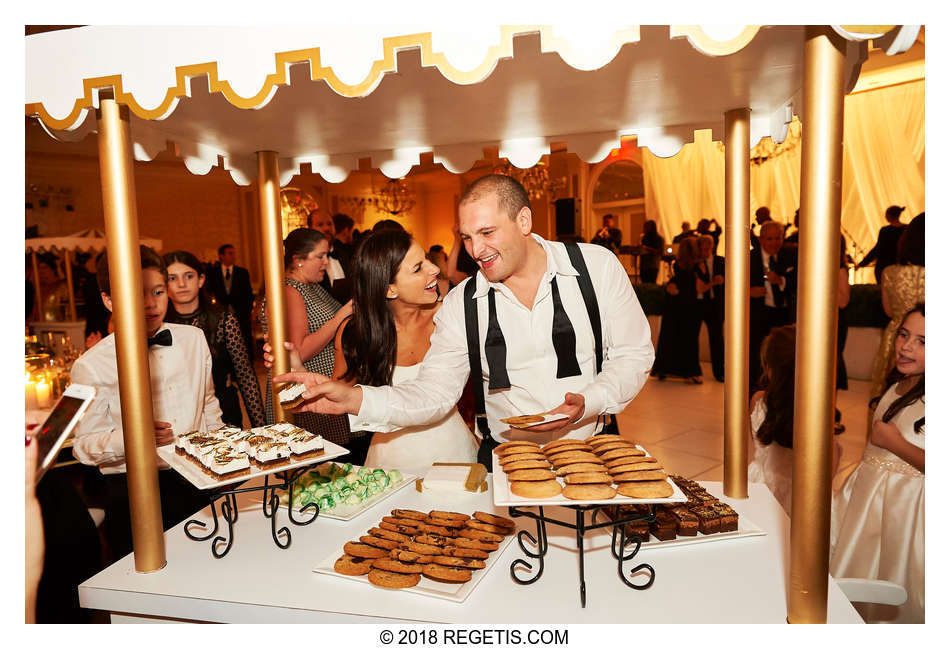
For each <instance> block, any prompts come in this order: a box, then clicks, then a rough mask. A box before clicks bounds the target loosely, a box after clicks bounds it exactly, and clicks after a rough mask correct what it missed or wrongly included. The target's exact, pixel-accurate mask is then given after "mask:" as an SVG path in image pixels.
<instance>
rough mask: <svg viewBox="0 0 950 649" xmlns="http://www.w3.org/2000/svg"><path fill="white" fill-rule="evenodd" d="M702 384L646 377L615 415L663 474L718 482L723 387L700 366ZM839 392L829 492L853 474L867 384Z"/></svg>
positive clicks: (858, 383)
mask: <svg viewBox="0 0 950 649" xmlns="http://www.w3.org/2000/svg"><path fill="white" fill-rule="evenodd" d="M703 372H704V383H703V384H702V385H694V384H692V383H688V382H686V381H682V380H677V379H667V380H665V381H658V380H656V379H652V378H651V379H650V380H649V381H647V384H646V385H645V386H644V387H643V390H642V391H641V392H640V394H639V395H637V397H636V398H635V399H634V400H633V402H631V403H630V405H629V406H627V409H626V410H624V411H623V413H621V414H620V415H619V416H618V425H619V427H620V431H621V433H622V434H623V436H624V437H627V438H630V439H633V440H636V441H638V442H640V443H642V444H643V445H644V446H645V447H646V448H647V449H648V450H649V451H650V453H651V454H653V455H655V456H656V457H657V458H658V459H659V460H660V462H661V463H662V464H663V466H664V467H665V468H666V470H667V471H668V472H670V473H675V474H679V475H682V476H685V477H688V478H692V479H694V480H717V481H718V480H722V461H723V460H722V453H723V427H724V424H723V384H722V383H718V382H717V381H715V380H714V379H713V376H712V370H711V369H710V366H709V364H708V363H703ZM848 387H849V389H848V390H841V391H839V392H838V409H839V410H841V416H842V421H843V422H844V424H845V432H844V433H842V434H841V435H837V436H836V437H835V439H836V440H837V441H838V443H839V444H841V447H842V456H841V460H840V462H839V464H838V471H837V473H836V474H835V479H834V483H833V484H834V488H835V489H837V488H839V487H840V486H841V484H842V483H843V482H844V479H845V478H846V477H847V476H848V474H850V473H851V471H853V470H854V468H855V467H856V466H857V464H858V462H859V461H860V460H861V454H862V453H863V452H864V445H865V430H866V427H867V402H868V394H869V391H870V382H868V381H856V380H854V379H850V380H849V386H848Z"/></svg>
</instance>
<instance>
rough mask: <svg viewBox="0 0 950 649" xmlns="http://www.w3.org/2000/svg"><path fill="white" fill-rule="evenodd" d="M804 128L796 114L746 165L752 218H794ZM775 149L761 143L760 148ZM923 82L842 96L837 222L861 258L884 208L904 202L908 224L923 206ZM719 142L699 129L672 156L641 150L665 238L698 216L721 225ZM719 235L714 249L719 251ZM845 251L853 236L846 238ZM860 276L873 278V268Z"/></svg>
mask: <svg viewBox="0 0 950 649" xmlns="http://www.w3.org/2000/svg"><path fill="white" fill-rule="evenodd" d="M801 128H802V125H801V123H800V122H798V119H797V118H796V119H795V120H793V122H792V124H791V125H790V126H789V136H788V138H789V139H787V140H786V142H789V141H791V142H793V145H792V146H788V145H785V146H783V145H777V149H778V150H777V151H776V152H774V153H773V154H772V155H771V156H769V157H768V158H767V159H766V160H764V161H760V164H753V165H752V169H751V179H750V184H751V194H752V196H751V201H750V205H749V216H750V220H751V216H752V214H753V213H754V212H755V210H756V209H757V208H758V207H759V206H762V205H765V206H767V207H768V208H769V209H770V210H771V212H772V218H773V219H775V220H777V221H779V222H783V223H784V222H788V223H791V222H792V218H793V217H794V215H795V210H796V209H797V208H798V205H799V191H800V187H801V146H800V144H801V139H800V136H801ZM770 148H772V145H771V141H770V140H765V141H763V145H762V147H760V149H759V151H756V150H753V156H756V155H758V154H759V153H760V152H761V150H762V149H770ZM924 157H925V156H924V81H923V80H919V81H912V82H908V83H904V84H901V85H896V86H888V87H885V88H881V89H879V90H871V91H867V92H861V93H856V94H853V95H848V96H847V97H845V105H844V168H843V174H842V185H843V187H842V198H841V224H842V227H843V228H844V229H845V230H847V231H848V233H849V234H850V235H851V237H853V240H854V241H853V243H856V244H857V247H858V250H857V251H856V252H857V254H858V255H859V256H860V255H863V254H864V253H866V252H867V251H868V250H870V249H871V247H873V246H874V243H875V241H876V240H877V231H878V230H879V229H880V228H881V227H882V226H883V225H885V223H886V222H885V220H884V210H885V209H887V206H888V205H894V204H896V205H906V206H907V211H906V212H904V215H903V220H904V222H905V223H906V222H908V221H909V220H910V219H911V218H913V217H914V216H915V215H917V214H918V213H920V212H922V211H924ZM724 164H725V157H724V153H723V148H722V144H721V143H720V142H713V141H712V139H711V137H710V132H709V131H697V132H696V141H695V142H694V143H690V144H687V145H685V146H684V147H683V149H682V150H681V151H680V152H679V153H678V154H677V155H675V156H673V157H672V158H658V157H656V156H655V155H653V154H652V153H650V151H649V150H647V149H644V151H643V177H644V184H645V199H646V201H645V202H646V213H647V218H651V219H655V220H656V222H657V226H659V230H660V234H662V235H663V237H664V238H665V239H666V240H667V241H670V240H671V239H672V238H673V236H675V235H676V234H679V232H680V223H681V222H683V221H689V222H690V224H692V225H693V226H694V227H695V225H696V222H697V221H699V219H701V218H704V217H705V218H715V219H716V220H717V221H719V223H720V224H722V220H723V209H724V202H723V201H724V199H723V192H724V182H725V176H724V171H723V169H724ZM724 245H725V244H724V243H723V241H722V240H721V239H720V243H719V253H720V254H722V252H723V250H724ZM848 246H849V251H851V246H852V241H851V240H850V239H848ZM858 281H864V282H873V281H874V275H873V273H872V272H871V269H870V268H869V269H866V270H864V271H863V272H862V273H861V275H860V276H859V277H858Z"/></svg>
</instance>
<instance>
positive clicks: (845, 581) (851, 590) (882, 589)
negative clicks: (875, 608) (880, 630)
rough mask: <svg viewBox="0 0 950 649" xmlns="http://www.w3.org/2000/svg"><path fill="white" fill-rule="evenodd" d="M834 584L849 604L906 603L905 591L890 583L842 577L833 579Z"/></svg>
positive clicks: (879, 580)
mask: <svg viewBox="0 0 950 649" xmlns="http://www.w3.org/2000/svg"><path fill="white" fill-rule="evenodd" d="M835 582H837V584H838V586H840V587H841V590H842V592H844V594H845V597H847V598H848V600H849V601H851V602H867V603H869V604H890V605H892V606H900V605H901V604H903V603H904V602H906V601H907V591H906V590H905V589H904V587H903V586H901V585H900V584H895V583H894V582H892V581H884V580H883V579H857V578H851V577H843V578H840V579H835Z"/></svg>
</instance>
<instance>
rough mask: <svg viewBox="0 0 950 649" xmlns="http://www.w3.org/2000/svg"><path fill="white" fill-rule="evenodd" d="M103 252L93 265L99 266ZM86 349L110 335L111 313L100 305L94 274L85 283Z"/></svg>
mask: <svg viewBox="0 0 950 649" xmlns="http://www.w3.org/2000/svg"><path fill="white" fill-rule="evenodd" d="M103 255H105V252H100V253H99V254H98V255H96V259H95V263H96V265H98V264H99V261H100V260H101V259H102V256H103ZM85 291H86V330H85V334H86V349H89V348H90V347H92V346H93V345H95V344H96V343H97V342H99V341H100V340H102V339H103V338H105V337H106V336H108V335H109V334H111V333H112V312H111V311H109V309H107V308H106V305H105V304H103V303H102V296H101V295H100V293H101V291H100V290H99V282H98V280H97V279H96V276H95V274H94V275H93V276H92V277H91V278H90V279H89V281H87V282H86V286H85Z"/></svg>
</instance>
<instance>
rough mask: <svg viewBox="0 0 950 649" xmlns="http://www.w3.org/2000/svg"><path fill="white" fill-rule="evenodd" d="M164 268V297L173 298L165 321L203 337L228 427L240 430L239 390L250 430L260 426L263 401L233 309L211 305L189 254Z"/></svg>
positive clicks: (175, 256)
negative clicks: (189, 327)
mask: <svg viewBox="0 0 950 649" xmlns="http://www.w3.org/2000/svg"><path fill="white" fill-rule="evenodd" d="M164 260H165V265H166V266H167V268H168V296H169V297H170V298H171V305H169V309H168V312H167V313H166V314H165V322H174V323H176V324H184V325H191V326H193V327H198V328H199V329H201V331H203V332H204V335H205V340H206V341H207V343H208V349H209V350H210V351H211V377H212V380H213V382H214V396H216V397H217V398H218V403H219V404H220V405H221V413H222V414H221V419H222V421H224V423H226V424H230V425H232V426H237V427H238V428H243V427H244V417H243V415H242V414H241V404H240V402H239V401H238V390H239V389H240V391H241V397H242V398H243V399H244V409H245V410H247V416H248V419H249V420H250V422H251V427H254V428H256V427H258V426H263V425H264V424H265V421H264V402H263V401H261V390H260V385H259V384H258V382H257V376H256V375H255V374H254V366H253V365H252V364H251V358H250V355H249V354H248V351H247V343H246V342H245V340H244V336H243V334H242V332H241V326H240V325H239V324H238V321H237V318H236V317H235V316H234V311H233V310H232V309H231V307H229V306H226V305H223V304H220V303H218V304H212V302H211V300H210V299H208V296H207V295H206V294H205V292H204V290H203V287H204V285H205V276H204V273H202V272H201V262H199V261H198V259H197V257H195V256H194V255H193V254H191V253H190V252H186V251H184V250H176V251H174V252H170V253H168V254H166V255H165V257H164Z"/></svg>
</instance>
